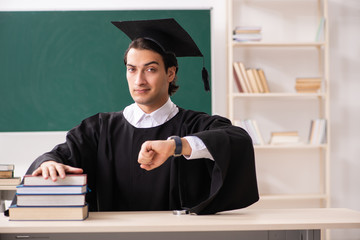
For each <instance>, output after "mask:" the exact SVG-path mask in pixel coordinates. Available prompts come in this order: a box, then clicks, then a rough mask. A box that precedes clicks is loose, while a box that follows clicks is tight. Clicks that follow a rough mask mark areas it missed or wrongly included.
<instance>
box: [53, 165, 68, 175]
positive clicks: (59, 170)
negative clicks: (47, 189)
mask: <svg viewBox="0 0 360 240" xmlns="http://www.w3.org/2000/svg"><path fill="white" fill-rule="evenodd" d="M54 168H55V170H56V172H57V173H58V174H59V177H60V178H65V176H66V174H65V169H64V165H62V164H56V165H55V167H54Z"/></svg>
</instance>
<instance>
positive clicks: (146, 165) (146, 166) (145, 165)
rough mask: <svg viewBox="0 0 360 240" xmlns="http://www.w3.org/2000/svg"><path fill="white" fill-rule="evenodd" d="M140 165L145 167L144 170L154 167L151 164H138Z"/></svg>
mask: <svg viewBox="0 0 360 240" xmlns="http://www.w3.org/2000/svg"><path fill="white" fill-rule="evenodd" d="M140 167H141V168H142V169H145V170H147V171H150V170H152V169H153V168H154V167H153V166H152V164H140Z"/></svg>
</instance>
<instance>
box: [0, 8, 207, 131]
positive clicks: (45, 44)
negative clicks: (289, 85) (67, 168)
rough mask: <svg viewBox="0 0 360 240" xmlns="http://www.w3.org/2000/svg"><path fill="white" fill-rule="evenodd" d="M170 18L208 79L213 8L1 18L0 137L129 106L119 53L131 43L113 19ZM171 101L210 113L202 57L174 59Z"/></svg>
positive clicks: (67, 124) (65, 125)
mask: <svg viewBox="0 0 360 240" xmlns="http://www.w3.org/2000/svg"><path fill="white" fill-rule="evenodd" d="M156 18H175V19H176V20H177V21H178V22H179V23H180V25H182V26H183V27H184V28H185V29H186V30H187V31H188V32H189V34H190V35H191V36H192V37H193V39H194V41H195V42H196V43H197V44H198V46H199V48H200V50H201V51H202V53H203V54H204V56H205V66H206V68H207V69H208V71H209V73H211V68H210V66H211V64H210V62H211V61H210V58H211V52H210V10H150V11H148V10H146V11H145V10H144V11H140V10H138V11H51V12H50V11H49V12H38V11H37V12H0V47H1V51H0V99H1V101H0V112H1V117H0V131H2V132H8V131H66V130H69V129H71V128H72V127H74V126H76V125H77V124H79V123H80V121H81V120H82V119H84V118H86V117H89V116H91V115H93V114H96V113H98V112H113V111H120V110H122V109H123V108H124V107H125V106H127V105H128V104H130V103H132V102H133V101H132V99H131V97H130V94H129V93H128V86H127V82H126V77H125V66H124V64H123V53H124V51H125V49H126V48H127V46H128V44H129V43H130V40H129V39H128V38H127V37H126V36H125V34H123V33H122V32H121V31H119V30H118V29H117V28H116V27H115V26H113V25H112V24H111V21H121V20H144V19H156ZM178 61H179V73H178V84H179V85H180V89H179V90H178V92H177V93H176V94H175V95H174V96H173V97H172V99H173V101H174V102H175V103H176V104H177V105H178V106H181V107H183V108H187V109H194V110H198V111H204V112H207V113H210V112H211V95H210V92H205V91H204V88H203V84H202V80H201V69H202V65H203V60H202V58H194V57H188V58H179V59H178Z"/></svg>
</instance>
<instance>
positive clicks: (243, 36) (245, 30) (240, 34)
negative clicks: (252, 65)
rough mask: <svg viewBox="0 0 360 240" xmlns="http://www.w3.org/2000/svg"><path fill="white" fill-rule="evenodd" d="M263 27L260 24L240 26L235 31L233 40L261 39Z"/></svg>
mask: <svg viewBox="0 0 360 240" xmlns="http://www.w3.org/2000/svg"><path fill="white" fill-rule="evenodd" d="M261 38H262V36H261V27H258V26H238V27H235V29H234V31H233V40H234V41H237V42H247V41H260V40H261Z"/></svg>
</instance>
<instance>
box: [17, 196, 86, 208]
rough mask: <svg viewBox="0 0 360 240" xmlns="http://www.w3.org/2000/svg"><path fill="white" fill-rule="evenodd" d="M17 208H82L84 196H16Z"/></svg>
mask: <svg viewBox="0 0 360 240" xmlns="http://www.w3.org/2000/svg"><path fill="white" fill-rule="evenodd" d="M16 198H17V203H16V204H17V205H18V206H82V205H85V194H63V195H60V194H37V195H32V194H17V195H16Z"/></svg>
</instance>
